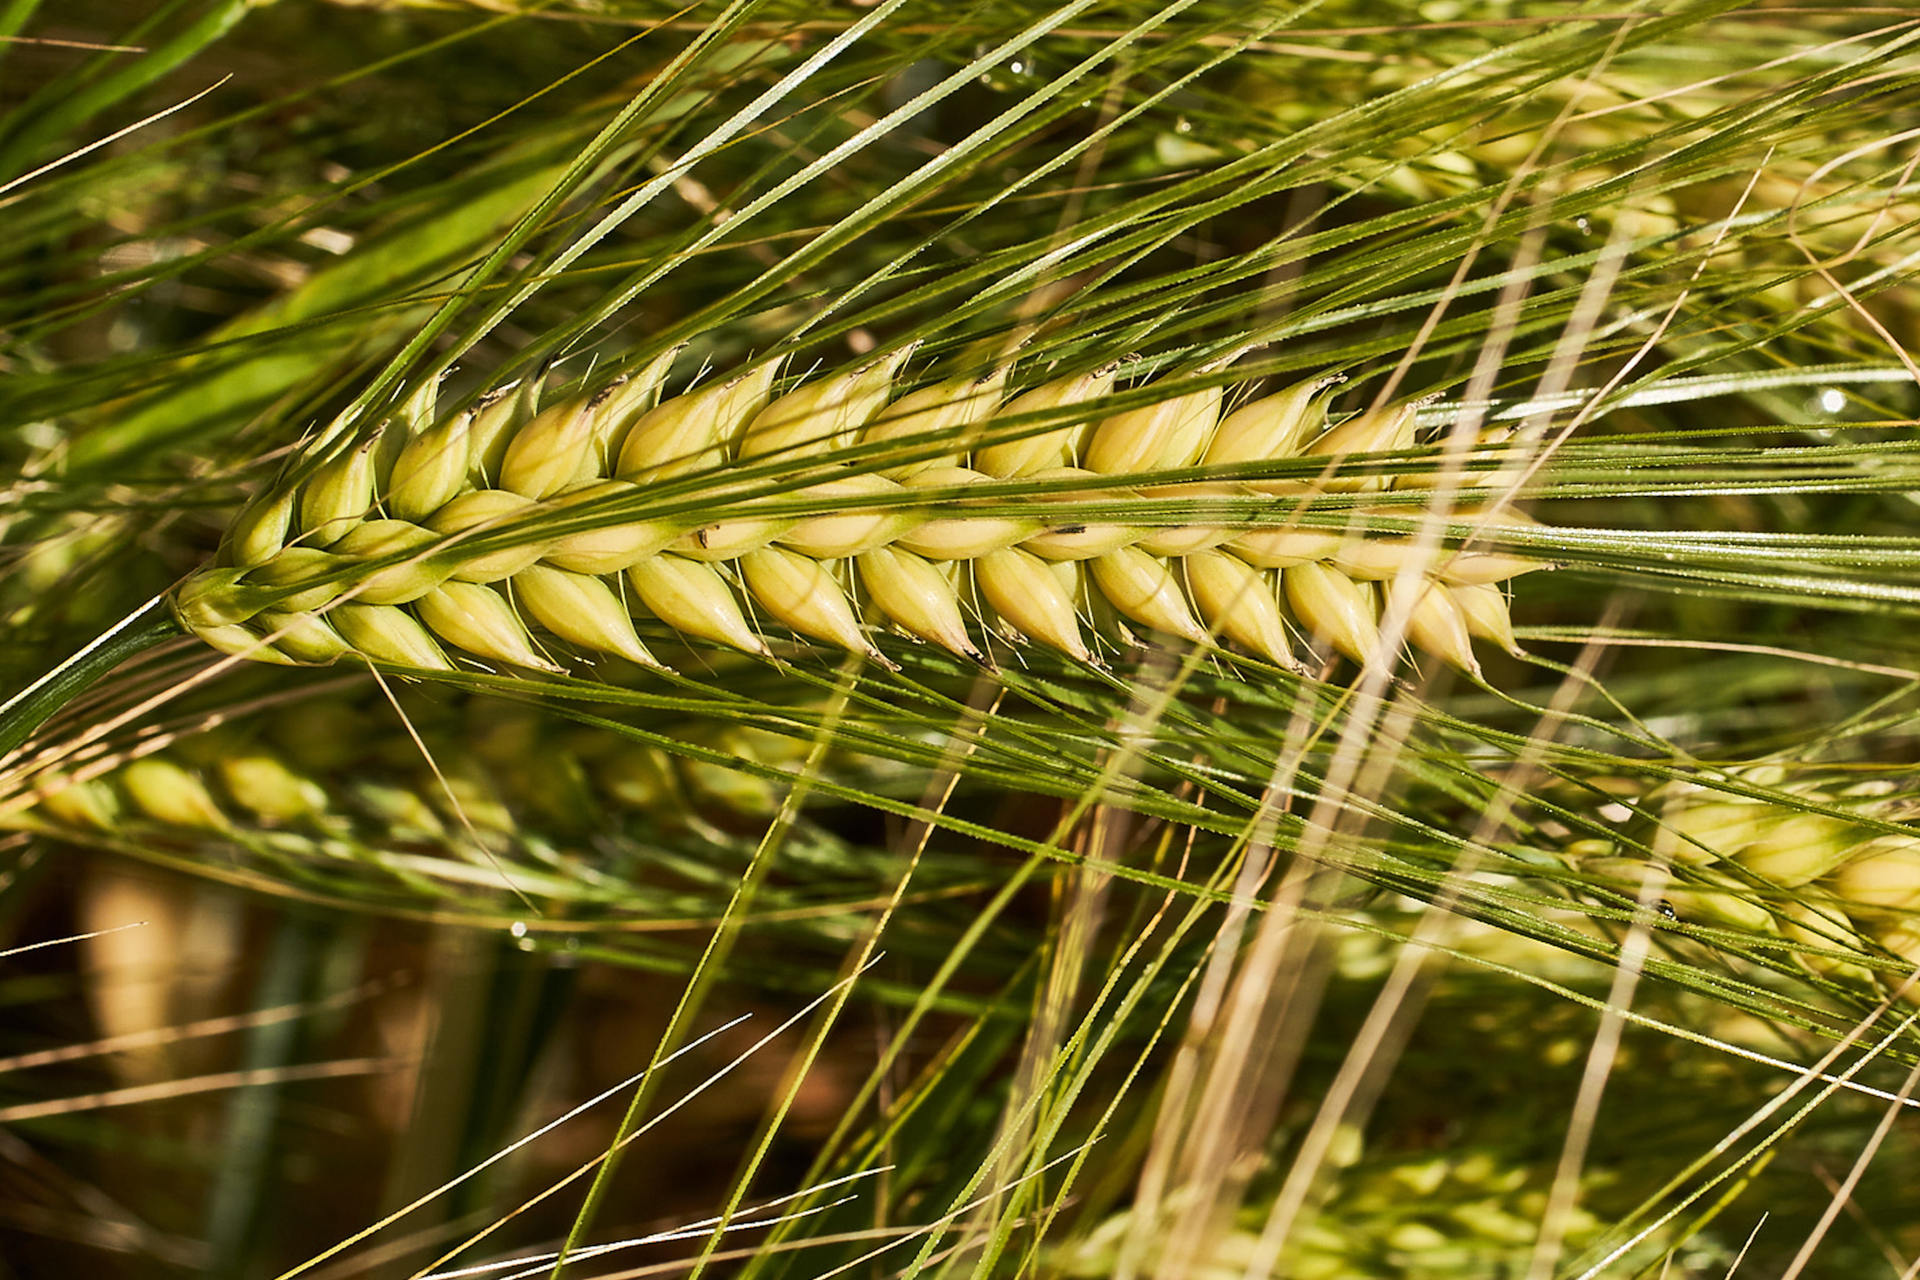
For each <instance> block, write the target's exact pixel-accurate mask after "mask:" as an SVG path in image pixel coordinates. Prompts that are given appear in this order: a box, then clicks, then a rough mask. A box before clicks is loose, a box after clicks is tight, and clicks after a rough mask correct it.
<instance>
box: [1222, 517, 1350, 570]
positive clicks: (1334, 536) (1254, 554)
mask: <svg viewBox="0 0 1920 1280" xmlns="http://www.w3.org/2000/svg"><path fill="white" fill-rule="evenodd" d="M1346 542H1347V539H1346V537H1345V535H1343V534H1340V533H1337V532H1335V531H1334V530H1331V529H1301V528H1296V527H1294V526H1291V525H1266V526H1263V527H1261V528H1258V529H1248V530H1247V531H1246V532H1244V533H1242V534H1240V535H1238V536H1237V537H1235V538H1233V539H1232V540H1231V541H1229V542H1227V543H1226V544H1225V546H1226V549H1227V550H1228V551H1231V552H1232V553H1233V554H1234V555H1236V556H1239V557H1240V558H1241V559H1242V560H1245V561H1246V562H1247V563H1248V564H1250V565H1253V566H1254V567H1255V568H1257V569H1291V568H1292V567H1293V566H1295V565H1297V564H1312V563H1313V562H1314V561H1316V560H1325V559H1328V558H1329V557H1331V556H1335V555H1338V554H1339V552H1340V548H1341V547H1343V546H1345V545H1346Z"/></svg>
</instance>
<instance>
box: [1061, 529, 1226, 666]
mask: <svg viewBox="0 0 1920 1280" xmlns="http://www.w3.org/2000/svg"><path fill="white" fill-rule="evenodd" d="M1087 573H1088V574H1089V575H1090V576H1091V577H1092V579H1093V583H1094V585H1095V586H1096V587H1098V588H1099V590H1100V594H1101V595H1103V596H1105V597H1106V598H1107V600H1108V602H1109V603H1111V604H1112V605H1113V607H1114V608H1116V609H1118V610H1119V611H1120V612H1121V613H1122V614H1124V615H1125V616H1127V617H1129V618H1131V619H1133V620H1134V621H1135V622H1138V623H1139V624H1141V625H1142V626H1145V627H1151V628H1152V629H1153V630H1155V631H1164V632H1167V633H1168V634H1169V635H1176V636H1179V637H1181V638H1182V639H1186V640H1192V641H1195V642H1196V643H1203V644H1204V643H1205V642H1206V641H1207V639H1208V636H1207V632H1206V628H1204V627H1202V626H1201V625H1200V624H1199V623H1198V622H1197V621H1195V620H1194V616H1193V610H1192V609H1191V608H1189V607H1188V605H1187V598H1186V596H1185V594H1183V593H1182V592H1181V590H1180V581H1179V579H1178V578H1176V577H1175V576H1174V573H1173V569H1172V567H1171V566H1170V565H1168V564H1167V562H1166V561H1164V560H1161V559H1158V558H1156V557H1154V556H1150V555H1148V554H1147V553H1146V552H1144V551H1141V550H1138V549H1137V548H1134V547H1122V548H1120V549H1119V550H1117V551H1110V552H1108V553H1107V554H1105V555H1101V556H1095V557H1094V558H1093V559H1092V560H1089V561H1088V562H1087Z"/></svg>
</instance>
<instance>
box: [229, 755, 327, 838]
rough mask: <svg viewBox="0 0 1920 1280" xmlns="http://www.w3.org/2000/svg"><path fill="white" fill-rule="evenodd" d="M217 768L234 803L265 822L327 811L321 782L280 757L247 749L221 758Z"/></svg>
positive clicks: (289, 819) (310, 815)
mask: <svg viewBox="0 0 1920 1280" xmlns="http://www.w3.org/2000/svg"><path fill="white" fill-rule="evenodd" d="M214 768H215V769H216V770H217V771H218V772H219V774H220V785H221V786H222V787H224V788H226V792H227V794H228V795H229V796H231V797H232V798H233V800H234V802H235V803H236V804H238V805H239V806H240V807H241V808H243V809H246V810H248V811H250V812H251V813H252V814H253V816H254V817H256V818H258V819H259V820H260V821H262V822H265V823H268V824H275V823H283V822H298V821H300V820H301V819H302V818H309V817H313V816H314V815H316V814H321V813H325V812H326V810H327V793H326V791H324V790H323V789H322V788H321V787H320V784H319V783H317V782H315V781H313V780H312V779H311V778H303V777H301V776H300V775H299V774H297V773H295V772H294V771H293V770H291V769H289V768H287V766H286V765H285V763H283V762H282V761H281V760H280V758H279V757H278V756H274V755H270V754H268V753H266V752H264V751H247V752H243V753H241V754H238V755H226V756H222V757H220V759H219V760H218V761H216V762H215V764H214Z"/></svg>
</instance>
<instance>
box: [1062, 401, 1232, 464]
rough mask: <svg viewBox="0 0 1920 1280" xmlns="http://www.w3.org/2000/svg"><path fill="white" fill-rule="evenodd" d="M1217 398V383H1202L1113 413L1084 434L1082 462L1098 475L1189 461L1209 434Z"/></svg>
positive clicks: (1217, 412) (1202, 450)
mask: <svg viewBox="0 0 1920 1280" xmlns="http://www.w3.org/2000/svg"><path fill="white" fill-rule="evenodd" d="M1220 398H1221V389H1220V388H1219V387H1206V388H1203V389H1202V390H1199V391H1192V392H1189V393H1187V394H1186V395H1183V396H1175V397H1173V398H1172V399H1171V400H1162V401H1161V402H1160V403H1158V404H1150V405H1147V406H1145V407H1144V408H1140V409H1128V410H1126V411H1125V412H1123V413H1117V414H1114V415H1113V416H1112V417H1110V418H1106V419H1104V420H1102V421H1101V422H1100V424H1099V425H1098V426H1096V427H1094V429H1093V431H1092V432H1091V433H1090V434H1089V435H1088V437H1087V444H1086V448H1085V449H1084V450H1082V451H1081V456H1082V463H1081V465H1082V466H1084V467H1085V468H1086V469H1087V470H1089V471H1096V472H1099V473H1101V474H1103V475H1138V474H1140V473H1142V472H1147V471H1166V470H1173V469H1175V468H1179V467H1191V466H1193V465H1194V464H1195V463H1196V462H1198V461H1200V459H1201V457H1202V456H1204V455H1205V453H1206V451H1207V445H1208V442H1209V441H1211V440H1212V439H1213V432H1214V428H1215V426H1216V425H1218V423H1219V420H1220Z"/></svg>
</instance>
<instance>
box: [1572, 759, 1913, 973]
mask: <svg viewBox="0 0 1920 1280" xmlns="http://www.w3.org/2000/svg"><path fill="white" fill-rule="evenodd" d="M1737 780H1738V781H1741V782H1744V783H1747V784H1750V785H1756V786H1769V787H1775V788H1777V789H1779V790H1780V791H1783V792H1785V793H1787V794H1788V795H1791V796H1797V797H1800V798H1803V799H1804V800H1806V801H1809V802H1811V803H1814V804H1818V805H1820V806H1822V807H1824V808H1828V809H1838V810H1846V811H1850V812H1854V813H1857V814H1858V815H1859V817H1860V818H1862V819H1870V820H1873V821H1878V822H1888V821H1892V822H1900V821H1902V820H1903V819H1907V818H1909V817H1910V816H1911V815H1912V813H1913V812H1914V809H1915V805H1914V803H1913V801H1912V799H1911V798H1910V797H1900V796H1889V795H1884V794H1882V793H1881V790H1880V788H1881V787H1883V786H1884V785H1885V784H1881V783H1864V784H1852V785H1841V786H1839V787H1838V788H1837V789H1830V788H1827V787H1823V786H1821V785H1819V784H1818V783H1815V782H1793V783H1785V782H1784V781H1783V779H1782V777H1781V771H1779V770H1778V769H1777V768H1774V767H1770V766H1769V767H1762V768H1752V769H1748V770H1746V771H1744V772H1743V773H1742V774H1740V775H1738V776H1737ZM1643 807H1644V808H1645V809H1647V810H1648V811H1650V812H1652V813H1654V814H1657V815H1658V818H1657V823H1656V825H1655V826H1654V828H1653V829H1652V830H1651V831H1648V832H1645V833H1644V834H1643V838H1644V839H1645V840H1646V841H1647V842H1648V843H1649V844H1650V845H1651V847H1652V848H1653V849H1654V850H1655V851H1656V852H1657V853H1659V854H1661V855H1663V856H1664V857H1666V858H1667V859H1669V860H1670V861H1671V863H1672V868H1671V870H1670V871H1669V872H1668V874H1669V876H1670V877H1671V880H1670V882H1669V883H1668V884H1667V885H1666V886H1664V887H1663V888H1662V889H1661V890H1660V893H1661V895H1662V897H1663V899H1664V900H1665V902H1666V903H1667V906H1668V908H1669V909H1670V910H1671V912H1672V913H1673V914H1674V916H1675V917H1676V918H1677V919H1679V920H1680V921H1682V922H1686V923H1698V924H1706V925H1713V926H1722V927H1728V928H1734V929H1741V930H1746V931H1748V932H1753V933H1762V934H1778V935H1779V936H1781V937H1783V938H1785V939H1786V940H1787V941H1788V942H1790V943H1792V944H1793V947H1794V951H1795V954H1796V956H1797V958H1798V959H1799V960H1800V962H1801V963H1802V964H1803V965H1804V966H1805V967H1807V968H1809V969H1811V970H1813V971H1815V972H1817V973H1821V974H1825V975H1828V976H1834V977H1847V978H1852V979H1860V980H1866V979H1869V978H1870V977H1871V976H1872V972H1873V968H1874V966H1872V965H1870V964H1862V963H1856V962H1855V961H1851V960H1845V959H1842V958H1840V957H1839V956H1836V955H1834V954H1832V953H1834V952H1836V951H1838V952H1842V953H1848V952H1850V953H1853V954H1855V955H1858V956H1863V957H1866V956H1871V955H1872V954H1873V953H1874V951H1875V949H1876V948H1877V949H1879V950H1881V951H1885V952H1891V953H1892V954H1893V955H1894V956H1895V957H1898V959H1897V960H1896V961H1894V962H1891V963H1888V962H1882V963H1881V965H1880V967H1881V968H1882V969H1883V971H1884V974H1885V976H1886V977H1887V978H1889V979H1891V981H1892V982H1893V983H1896V984H1897V983H1898V982H1899V981H1900V980H1901V979H1903V978H1904V977H1905V976H1906V974H1907V972H1910V966H1911V965H1913V964H1920V833H1914V834H1905V833H1893V832H1888V831H1885V830H1880V829H1876V828H1874V827H1870V826H1868V825H1866V823H1865V821H1860V822H1856V821H1850V820H1848V818H1846V817H1843V816H1838V815H1837V814H1834V813H1812V812H1807V811H1804V810H1801V809H1796V808H1792V807H1789V805H1787V804H1785V803H1776V802H1773V801H1770V800H1765V799H1759V798H1754V797H1749V796H1744V795H1734V794H1723V793H1715V792H1708V791H1705V790H1703V789H1700V788H1697V787H1694V786H1692V785H1690V784H1689V785H1683V784H1671V785H1670V786H1667V787H1664V788H1662V789H1661V790H1659V791H1656V792H1654V793H1652V794H1651V795H1650V796H1649V797H1648V798H1647V800H1646V801H1644V802H1643ZM1590 843H1593V844H1597V845H1603V846H1604V843H1605V842H1598V841H1596V842H1590ZM1581 865H1582V868H1583V870H1585V871H1587V872H1589V873H1594V874H1599V875H1603V876H1606V877H1608V878H1610V879H1615V880H1617V881H1619V882H1620V883H1622V884H1632V883H1635V882H1636V881H1637V879H1638V877H1639V876H1640V875H1641V874H1642V873H1643V871H1644V867H1643V866H1642V865H1641V864H1640V863H1638V862H1637V861H1635V860H1633V859H1629V858H1624V857H1620V856H1617V855H1615V854H1613V853H1612V852H1611V851H1610V848H1609V851H1608V852H1605V853H1598V854H1596V855H1594V856H1591V857H1586V858H1583V859H1582V860H1581ZM1902 964H1905V965H1906V966H1908V968H1902V967H1901V965H1902ZM1909 998H1910V999H1916V1000H1920V993H1912V994H1910V995H1909Z"/></svg>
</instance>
